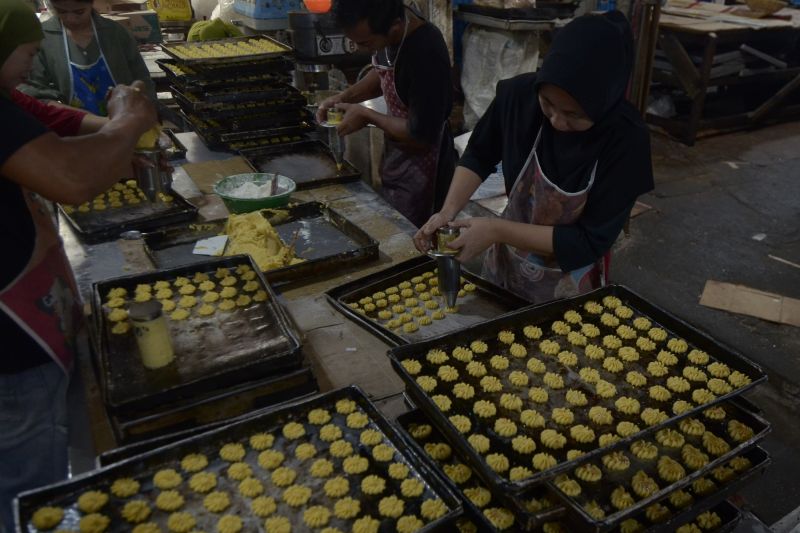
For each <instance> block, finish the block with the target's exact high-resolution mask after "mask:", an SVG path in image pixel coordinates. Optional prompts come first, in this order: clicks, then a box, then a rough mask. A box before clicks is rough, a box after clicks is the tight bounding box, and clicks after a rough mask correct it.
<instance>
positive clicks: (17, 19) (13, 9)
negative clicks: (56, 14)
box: [0, 0, 44, 66]
mask: <svg viewBox="0 0 800 533" xmlns="http://www.w3.org/2000/svg"><path fill="white" fill-rule="evenodd" d="M43 38H44V34H43V33H42V27H41V25H39V19H38V18H36V14H35V13H34V12H33V10H32V9H31V7H30V5H29V4H28V3H27V2H25V1H24V0H0V66H2V65H3V63H5V62H6V59H8V58H9V56H10V55H11V54H12V53H13V52H14V50H16V49H17V47H18V46H19V45H21V44H27V43H32V42H34V41H41V40H42V39H43Z"/></svg>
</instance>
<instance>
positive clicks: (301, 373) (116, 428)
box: [109, 366, 319, 445]
mask: <svg viewBox="0 0 800 533" xmlns="http://www.w3.org/2000/svg"><path fill="white" fill-rule="evenodd" d="M318 392H319V385H318V384H317V380H316V378H315V377H314V374H313V372H312V371H311V369H310V368H309V367H307V366H301V367H299V368H298V369H297V370H292V369H288V370H287V371H285V372H281V373H280V374H277V375H275V376H268V377H267V378H259V379H257V380H254V381H248V382H247V383H243V384H241V385H233V386H231V387H227V388H225V389H224V390H221V391H214V392H211V393H209V394H203V395H201V396H198V397H197V398H191V399H188V400H182V401H175V402H171V403H170V404H169V405H166V406H163V408H162V409H161V410H158V409H151V410H148V411H137V412H135V413H131V414H130V415H129V416H124V415H119V414H116V413H110V414H109V419H110V421H111V429H112V430H113V432H114V437H115V438H116V441H117V443H118V444H120V445H122V444H129V443H132V442H140V441H142V440H144V439H150V438H153V437H159V436H169V435H172V434H174V433H175V432H180V431H183V430H185V429H186V428H194V427H199V426H202V425H203V424H207V423H209V422H213V421H221V422H222V423H228V422H229V421H230V420H231V419H232V418H234V417H237V416H241V415H243V414H246V413H249V412H251V411H253V410H257V409H260V408H262V407H266V406H271V407H270V408H274V406H275V404H278V403H285V402H292V401H297V400H298V399H300V398H303V397H307V396H310V395H313V394H316V393H318ZM173 440H178V439H173Z"/></svg>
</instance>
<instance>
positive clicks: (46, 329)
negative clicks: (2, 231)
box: [0, 188, 81, 373]
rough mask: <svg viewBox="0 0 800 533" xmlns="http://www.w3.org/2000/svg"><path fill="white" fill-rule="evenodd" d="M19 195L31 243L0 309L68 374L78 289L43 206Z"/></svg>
mask: <svg viewBox="0 0 800 533" xmlns="http://www.w3.org/2000/svg"><path fill="white" fill-rule="evenodd" d="M22 194H23V196H24V198H25V202H26V203H27V205H28V210H29V211H30V213H31V216H32V217H33V223H34V226H35V230H36V242H35V244H34V249H33V254H31V258H30V260H29V261H28V264H27V265H26V266H25V268H24V270H23V271H22V272H21V273H20V274H19V275H18V276H17V278H16V279H15V280H14V281H12V282H11V283H10V284H9V285H8V287H6V288H5V289H3V290H2V291H1V292H0V309H2V310H3V311H4V312H5V313H6V314H7V315H8V316H9V317H10V318H11V319H12V320H14V322H16V323H17V325H19V327H21V328H22V329H24V330H25V331H26V332H27V333H28V335H30V336H31V338H33V340H34V341H36V343H37V344H38V345H39V346H41V347H42V349H43V350H44V351H45V352H47V354H48V355H50V357H51V358H52V359H53V361H55V362H56V363H57V364H58V365H59V366H60V367H61V369H62V370H64V372H65V373H69V370H70V368H71V366H72V361H73V360H74V357H75V340H76V335H77V332H78V330H79V327H80V320H81V314H80V312H81V311H80V306H79V305H78V290H77V286H76V284H75V280H74V278H73V276H72V270H71V269H70V267H69V263H68V262H67V257H66V255H65V253H64V246H63V243H62V242H61V238H60V237H59V236H58V233H57V232H56V228H55V225H54V224H53V219H52V216H51V214H50V212H49V211H48V210H47V207H46V206H45V203H44V202H43V201H42V199H41V198H40V197H39V196H38V195H36V194H34V193H32V192H30V191H27V190H25V189H24V188H23V189H22ZM22 355H23V354H18V356H22Z"/></svg>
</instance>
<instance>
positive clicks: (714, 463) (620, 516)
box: [549, 402, 770, 533]
mask: <svg viewBox="0 0 800 533" xmlns="http://www.w3.org/2000/svg"><path fill="white" fill-rule="evenodd" d="M720 407H722V408H723V409H725V411H726V414H727V416H726V417H725V419H724V420H722V421H714V420H710V419H708V418H702V420H701V422H702V423H703V424H704V425H705V427H706V430H707V431H710V432H711V433H713V434H714V435H716V436H718V437H721V438H723V439H724V440H725V442H726V443H727V444H728V445H729V446H730V450H729V451H728V452H727V453H725V454H723V455H721V456H719V457H716V458H714V457H713V456H710V457H709V459H710V460H709V462H708V464H706V465H705V466H703V467H701V468H699V469H697V470H695V471H692V472H690V471H689V469H688V467H686V465H685V464H684V463H683V461H682V459H681V454H680V449H675V448H666V447H664V446H661V445H659V444H658V443H657V442H656V441H654V440H650V442H652V443H653V444H655V445H656V446H657V448H658V452H659V456H662V455H666V456H668V457H671V458H672V459H675V460H676V461H678V462H679V463H681V465H682V466H684V468H686V470H687V475H686V476H685V477H684V478H682V479H681V480H679V481H677V482H675V483H671V484H669V485H665V483H666V482H665V481H664V480H662V479H661V478H660V477H659V475H658V472H657V469H656V461H657V459H654V460H651V461H644V460H640V459H638V458H637V457H636V456H635V455H633V454H632V453H630V452H628V451H625V452H621V453H624V454H625V455H626V456H627V457H628V459H629V460H630V464H631V466H630V467H629V468H628V469H626V471H625V472H624V473H614V472H609V471H608V470H606V469H605V468H603V467H602V463H601V462H600V461H597V460H595V461H589V462H590V463H592V464H594V465H595V466H597V467H599V468H600V469H601V470H602V471H603V479H602V480H601V482H599V483H587V482H584V481H581V480H579V479H576V478H575V476H574V475H573V476H570V477H571V478H572V479H575V480H576V481H577V482H578V483H579V485H580V486H581V488H582V489H583V490H582V492H581V494H580V495H579V496H576V497H571V496H568V495H566V494H565V493H564V492H562V491H561V490H560V489H559V488H558V487H557V486H556V484H555V483H554V482H553V481H552V480H551V481H550V482H549V484H550V487H551V489H552V490H553V492H554V493H555V494H556V495H557V496H558V497H559V498H561V499H562V501H563V502H564V504H565V505H567V506H568V507H569V508H570V509H571V510H572V512H573V513H575V514H577V515H578V516H580V518H581V521H582V523H581V524H576V525H575V526H576V529H580V530H582V531H591V532H594V533H602V532H606V531H610V530H612V529H614V528H615V527H616V526H618V525H619V524H620V523H621V522H622V521H623V520H625V519H627V518H630V517H632V516H633V515H636V514H638V513H640V512H641V511H643V510H644V509H645V508H646V507H648V506H649V505H651V504H653V503H656V502H659V501H661V500H663V499H664V498H665V497H666V496H667V495H668V494H670V493H672V492H674V491H676V490H679V489H683V488H685V487H687V486H688V485H690V484H691V483H692V482H693V481H694V480H696V479H698V478H700V477H706V476H707V475H708V474H710V472H711V471H712V470H713V469H714V468H716V467H718V466H721V465H723V464H727V463H728V462H729V461H730V460H731V459H733V458H734V457H736V456H738V455H743V454H744V455H746V454H747V453H749V451H750V450H752V449H753V448H754V446H755V445H756V443H757V442H759V441H761V440H762V439H763V438H764V437H765V436H766V435H767V434H768V433H769V431H770V425H769V423H768V422H766V421H765V420H764V419H763V418H761V417H760V416H758V415H756V414H753V413H750V412H748V411H746V410H745V409H742V408H740V407H738V406H737V405H736V404H735V403H734V402H725V403H723V404H721V405H720ZM730 420H738V421H739V422H742V423H744V424H746V425H747V426H749V427H750V428H751V429H753V432H754V434H753V437H752V438H750V439H748V440H747V441H745V442H741V443H737V442H736V441H734V440H733V439H732V438H730V436H729V435H728V434H727V430H726V425H727V423H728V421H730ZM678 426H679V424H678V423H673V424H669V425H668V426H666V427H667V428H669V429H674V430H677V431H679V432H681V433H682V434H683V436H684V438H685V442H686V443H687V444H691V445H693V446H694V447H696V448H698V449H700V450H701V451H703V452H706V451H707V450H705V449H704V447H703V444H702V438H701V437H698V436H691V435H688V434H686V433H683V432H682V431H680V429H679V428H678ZM709 455H710V454H709ZM768 459H769V457H768V456H767V457H763V458H761V460H759V461H752V462H753V464H754V465H756V464H758V463H765V462H766V461H768ZM581 464H585V462H584V463H581ZM754 468H755V467H754ZM763 468H766V464H761V465H760V467H759V468H758V471H761V470H763ZM639 470H642V471H644V472H645V473H646V474H648V475H649V476H650V477H651V478H652V479H654V480H655V481H656V482H657V483H659V485H660V486H661V487H662V488H661V490H659V491H657V492H655V493H654V494H652V495H651V496H649V497H647V498H643V499H639V500H637V501H636V503H635V504H634V505H632V506H630V507H628V508H627V509H624V510H621V511H616V509H614V508H613V507H612V506H611V505H610V501H609V497H610V493H611V490H610V488H609V487H610V486H613V487H616V486H622V485H624V486H625V487H626V489H627V490H628V492H629V493H630V494H631V495H632V496H634V498H636V496H635V493H634V492H633V490H632V489H631V477H632V476H633V474H634V473H636V472H637V471H639ZM750 470H751V471H752V470H753V469H750ZM751 473H755V472H751ZM573 474H574V471H573ZM736 477H737V478H739V476H736ZM747 477H749V476H747ZM717 484H720V482H717ZM728 485H730V483H728V484H724V485H723V488H722V490H724V491H725V494H730V493H731V492H730V491H729V490H728ZM589 501H595V502H597V503H599V504H600V505H601V507H602V508H603V511H604V512H605V513H606V517H605V518H604V519H602V520H595V519H594V518H592V516H591V515H589V513H587V512H586V511H585V509H584V507H583V506H584V505H585V504H587V503H588V502H589ZM717 501H718V500H717Z"/></svg>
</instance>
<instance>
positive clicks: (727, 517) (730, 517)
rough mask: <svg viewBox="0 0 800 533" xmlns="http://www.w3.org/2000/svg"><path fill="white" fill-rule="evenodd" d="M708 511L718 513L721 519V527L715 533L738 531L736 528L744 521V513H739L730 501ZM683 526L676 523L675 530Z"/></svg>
mask: <svg viewBox="0 0 800 533" xmlns="http://www.w3.org/2000/svg"><path fill="white" fill-rule="evenodd" d="M708 510H709V511H711V512H713V513H717V515H718V516H719V517H720V519H721V522H720V525H719V527H717V529H715V530H714V533H729V532H730V531H734V530H736V526H737V525H738V524H739V522H740V521H741V519H742V513H741V511H739V508H738V507H736V506H735V505H734V504H732V503H731V502H729V501H728V500H724V501H722V502H720V503H719V504H717V505H716V506H714V507H712V508H711V509H708ZM699 514H701V513H697V514H696V515H695V516H694V517H692V519H691V520H687V521H686V522H684V523H683V524H686V523H688V522H691V521H692V520H694V519H696V518H697V515H699ZM683 524H681V523H676V524H675V526H676V527H675V529H677V528H678V527H680V526H682V525H683ZM675 529H672V530H671V531H675Z"/></svg>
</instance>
